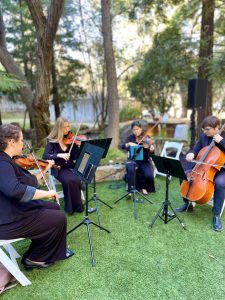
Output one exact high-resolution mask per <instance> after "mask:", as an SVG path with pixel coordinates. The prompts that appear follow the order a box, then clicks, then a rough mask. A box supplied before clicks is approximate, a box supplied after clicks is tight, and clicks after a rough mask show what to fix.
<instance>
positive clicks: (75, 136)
mask: <svg viewBox="0 0 225 300" xmlns="http://www.w3.org/2000/svg"><path fill="white" fill-rule="evenodd" d="M81 124H82V123H80V124H79V126H78V128H77V131H76V134H75V135H74V137H73V141H72V144H71V146H70V150H69V152H68V154H69V155H70V153H71V150H72V148H73V145H74V143H75V141H76V138H77V136H78V132H79V130H80V127H81Z"/></svg>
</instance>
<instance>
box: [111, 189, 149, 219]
mask: <svg viewBox="0 0 225 300" xmlns="http://www.w3.org/2000/svg"><path fill="white" fill-rule="evenodd" d="M129 194H132V199H133V203H134V218H135V219H137V218H138V211H137V206H136V204H137V203H143V202H144V200H142V199H137V197H136V194H138V195H139V196H141V197H142V198H144V199H145V200H146V201H148V202H149V203H151V204H152V202H151V201H150V200H149V199H148V198H147V197H145V196H144V195H143V194H141V193H140V192H139V191H138V190H136V188H135V187H134V186H133V187H132V188H131V190H130V191H129V192H127V193H126V194H125V195H123V196H122V197H121V198H119V199H118V200H116V201H115V202H114V203H115V204H116V203H118V202H119V201H120V200H122V199H124V198H126V197H128V196H129Z"/></svg>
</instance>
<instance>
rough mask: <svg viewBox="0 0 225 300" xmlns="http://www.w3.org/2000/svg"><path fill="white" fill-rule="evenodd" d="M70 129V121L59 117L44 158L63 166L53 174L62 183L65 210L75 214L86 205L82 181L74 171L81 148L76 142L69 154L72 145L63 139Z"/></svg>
mask: <svg viewBox="0 0 225 300" xmlns="http://www.w3.org/2000/svg"><path fill="white" fill-rule="evenodd" d="M69 131H70V123H69V121H68V120H67V119H64V118H61V117H60V118H58V119H57V120H56V123H55V125H54V127H53V129H52V131H51V133H50V134H49V135H48V137H47V140H48V143H47V145H46V147H45V151H44V154H43V159H53V160H54V161H55V163H56V164H57V165H59V166H60V167H61V169H60V170H52V175H53V176H55V177H56V178H57V179H58V180H59V181H60V182H61V183H62V187H63V193H64V202H65V205H64V209H65V211H66V212H67V213H68V214H73V213H74V212H82V211H83V210H84V207H83V204H82V201H81V182H80V179H79V177H78V176H77V175H75V174H74V172H73V169H74V166H75V163H74V160H76V159H77V156H78V153H79V148H78V146H77V145H76V144H74V145H73V147H72V149H71V152H70V154H69V151H70V147H71V145H67V144H65V143H64V141H63V139H64V137H65V136H66V135H67V134H68V133H69Z"/></svg>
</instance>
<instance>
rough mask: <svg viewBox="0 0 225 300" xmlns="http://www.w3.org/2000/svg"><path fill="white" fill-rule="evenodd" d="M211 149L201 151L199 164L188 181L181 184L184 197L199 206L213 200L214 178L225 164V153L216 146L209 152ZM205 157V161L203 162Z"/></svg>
mask: <svg viewBox="0 0 225 300" xmlns="http://www.w3.org/2000/svg"><path fill="white" fill-rule="evenodd" d="M209 147H210V146H206V147H204V148H202V149H201V151H200V152H199V153H198V156H197V159H196V160H197V161H199V163H197V165H196V166H195V167H194V168H193V170H192V171H191V172H190V173H189V174H188V176H187V177H188V181H186V180H184V181H183V182H182V184H181V190H180V191H181V195H182V197H184V198H186V199H188V200H189V201H194V202H197V203H198V204H205V203H207V202H208V201H210V199H211V198H212V195H213V192H214V176H215V175H216V173H217V172H218V171H219V170H220V169H221V167H222V165H223V164H224V163H225V153H224V152H223V151H221V150H220V149H219V148H217V147H216V146H214V145H213V146H212V147H211V148H210V150H209V151H208V148H209ZM206 152H208V154H207V155H205V154H206ZM203 157H204V160H202V158H203ZM202 162H204V164H203V163H202ZM211 165H221V166H211Z"/></svg>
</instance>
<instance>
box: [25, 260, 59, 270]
mask: <svg viewBox="0 0 225 300" xmlns="http://www.w3.org/2000/svg"><path fill="white" fill-rule="evenodd" d="M21 263H22V264H23V265H24V268H25V269H26V270H27V271H30V270H33V269H46V268H48V267H50V266H52V265H53V263H44V264H43V263H39V262H34V261H31V260H29V259H28V258H24V259H22V261H21Z"/></svg>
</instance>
